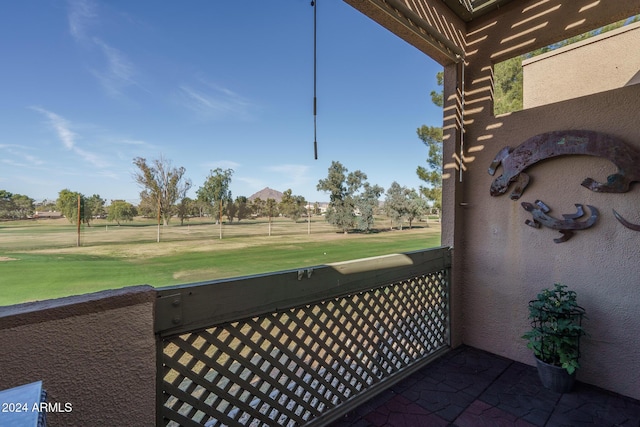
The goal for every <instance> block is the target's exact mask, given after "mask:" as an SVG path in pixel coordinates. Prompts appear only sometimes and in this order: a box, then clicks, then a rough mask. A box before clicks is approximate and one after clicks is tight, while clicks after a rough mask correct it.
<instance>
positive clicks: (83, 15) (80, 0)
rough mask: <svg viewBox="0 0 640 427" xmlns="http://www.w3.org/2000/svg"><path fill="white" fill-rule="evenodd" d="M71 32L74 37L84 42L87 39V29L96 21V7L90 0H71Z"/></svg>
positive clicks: (69, 15) (69, 17)
mask: <svg viewBox="0 0 640 427" xmlns="http://www.w3.org/2000/svg"><path fill="white" fill-rule="evenodd" d="M67 4H68V5H69V14H68V20H69V32H70V33H71V35H72V36H73V38H74V39H76V40H77V41H80V42H84V41H86V39H87V31H88V30H87V29H88V27H90V26H91V25H93V22H94V21H95V19H96V17H97V14H96V7H95V4H94V3H93V2H92V1H90V0H69V1H68V2H67Z"/></svg>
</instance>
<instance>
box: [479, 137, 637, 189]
mask: <svg viewBox="0 0 640 427" xmlns="http://www.w3.org/2000/svg"><path fill="white" fill-rule="evenodd" d="M574 154H578V155H588V156H597V157H603V158H605V159H608V160H610V161H611V162H612V163H614V164H615V165H616V166H617V167H618V172H617V173H615V174H613V175H609V177H607V183H606V184H603V183H599V182H596V181H594V180H593V179H591V178H586V179H585V180H584V181H582V185H583V186H585V187H587V188H588V189H590V190H592V191H597V192H603V193H624V192H626V191H628V190H629V185H630V184H631V183H632V182H635V181H640V150H638V149H636V148H634V147H632V146H631V145H629V144H627V143H626V142H624V141H623V140H621V139H620V138H616V137H614V136H611V135H607V134H604V133H600V132H594V131H587V130H563V131H554V132H547V133H542V134H539V135H536V136H533V137H531V138H529V139H527V140H526V141H524V142H523V143H522V144H520V145H519V146H517V147H516V148H511V147H508V146H507V147H504V148H503V149H502V150H500V152H499V153H498V154H497V155H496V157H495V159H494V160H493V162H491V166H489V174H490V175H494V174H495V172H496V169H497V168H498V166H500V165H502V175H500V176H499V177H497V178H496V179H495V180H494V181H493V183H492V184H491V190H490V193H491V195H492V196H500V195H502V194H504V193H506V192H507V190H508V189H509V186H510V185H511V184H512V183H513V182H515V183H516V186H515V188H514V190H513V192H512V193H511V196H510V197H511V199H513V200H517V199H519V198H520V196H522V193H523V192H524V190H525V188H526V187H527V185H528V184H529V176H528V175H527V174H526V173H524V171H525V170H526V169H527V168H528V167H530V166H532V165H534V164H536V163H538V162H540V161H542V160H546V159H549V158H552V157H558V156H566V155H574Z"/></svg>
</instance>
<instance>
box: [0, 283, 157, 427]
mask: <svg viewBox="0 0 640 427" xmlns="http://www.w3.org/2000/svg"><path fill="white" fill-rule="evenodd" d="M154 301H155V291H154V290H153V288H151V287H149V286H137V287H133V288H125V289H123V290H118V291H104V292H98V293H95V294H88V295H82V296H77V297H69V298H61V299H58V300H50V301H44V302H37V303H30V304H21V305H17V306H11V307H3V308H1V309H0V342H2V351H1V352H0V371H1V373H2V374H1V375H0V389H6V388H11V387H15V386H18V385H22V384H26V383H30V382H34V381H38V380H42V381H43V387H44V389H45V390H46V391H47V393H48V402H50V403H61V404H62V406H63V407H64V405H65V404H66V403H70V404H71V408H72V410H71V412H60V413H48V414H47V421H48V424H49V425H52V426H107V425H109V426H129V425H130V426H133V425H136V426H151V425H154V424H155V370H156V368H155V354H156V353H155V339H154V333H153V307H154Z"/></svg>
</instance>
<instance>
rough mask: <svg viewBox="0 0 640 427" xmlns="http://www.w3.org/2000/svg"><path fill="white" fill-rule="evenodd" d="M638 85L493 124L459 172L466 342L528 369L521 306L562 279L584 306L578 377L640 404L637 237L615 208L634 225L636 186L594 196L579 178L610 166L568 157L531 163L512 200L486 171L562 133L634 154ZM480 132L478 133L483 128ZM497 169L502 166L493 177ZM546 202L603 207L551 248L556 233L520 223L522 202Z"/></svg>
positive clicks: (559, 207)
mask: <svg viewBox="0 0 640 427" xmlns="http://www.w3.org/2000/svg"><path fill="white" fill-rule="evenodd" d="M639 99H640V86H638V85H636V86H632V87H628V88H623V89H619V90H616V91H611V92H606V93H602V94H597V95H592V96H588V97H583V98H579V99H575V100H571V101H565V102H561V103H556V104H552V105H551V106H547V107H540V108H534V109H531V110H525V111H521V112H518V113H515V114H512V115H510V116H507V117H503V118H500V117H497V118H495V119H494V120H492V123H491V125H489V124H487V125H486V126H495V127H494V128H493V129H492V130H490V131H486V130H485V131H483V129H475V130H472V131H470V132H469V137H470V139H471V140H473V141H475V145H482V146H483V149H482V150H481V151H478V152H476V155H475V159H474V161H473V163H472V164H470V165H469V171H468V173H467V176H466V182H467V186H466V188H465V196H466V197H465V201H466V203H467V204H468V205H467V208H466V210H465V220H466V224H467V227H466V228H465V230H464V231H465V246H464V259H465V263H464V267H463V268H464V284H463V287H464V297H463V300H464V303H463V316H464V328H465V330H464V335H463V340H464V342H465V343H467V344H470V345H472V346H475V347H479V348H483V349H486V350H489V351H492V352H494V353H498V354H501V355H504V356H507V357H510V358H513V359H515V360H519V361H522V362H525V363H529V364H532V363H533V358H532V355H531V352H530V351H529V350H527V349H526V348H525V345H524V344H525V342H524V340H522V339H520V336H521V335H522V334H523V332H524V331H526V330H527V328H528V327H529V326H528V321H527V302H528V301H529V300H530V299H533V298H534V297H535V295H536V294H537V293H538V292H539V290H540V289H542V288H546V287H549V286H551V285H552V284H553V283H555V282H562V283H564V284H566V285H568V286H570V287H571V288H572V289H574V290H576V291H577V292H578V301H579V303H580V304H581V305H582V306H583V307H584V308H585V309H586V311H587V314H588V319H587V320H586V321H585V327H586V329H587V331H588V332H589V334H590V336H589V337H586V338H584V339H583V341H582V344H583V345H582V348H581V350H582V359H581V364H582V369H581V370H580V371H579V373H578V379H579V380H582V381H585V382H588V383H591V384H596V385H598V386H600V387H603V388H606V389H609V390H614V391H617V392H619V393H622V394H625V395H628V396H632V397H634V398H640V386H639V384H640V370H639V369H638V367H639V366H640V340H639V339H638V336H637V333H636V331H638V330H640V316H638V315H637V313H638V309H637V307H640V292H638V286H639V285H640V283H639V281H638V277H640V262H638V260H639V257H640V251H639V250H638V245H639V244H640V232H636V231H632V230H629V229H627V228H625V227H623V226H622V225H621V224H620V223H618V221H617V220H616V219H615V218H614V216H613V214H612V211H611V210H612V208H615V209H616V210H617V211H618V212H621V213H622V214H623V215H624V216H626V217H627V219H629V220H631V221H633V222H636V223H638V222H640V204H639V203H638V202H639V201H640V199H639V197H638V186H637V185H636V186H635V188H633V190H632V191H631V192H629V193H623V194H603V193H594V192H592V191H590V190H588V189H586V188H584V187H582V186H581V185H580V183H581V182H582V180H583V179H584V178H586V177H591V178H594V179H596V180H598V181H600V182H606V178H607V176H608V175H609V174H611V173H614V172H615V171H616V168H615V167H614V166H613V164H612V163H610V162H609V161H606V160H603V159H598V158H590V157H586V156H569V157H561V158H556V159H552V160H549V161H547V162H544V163H541V164H538V165H535V166H532V167H531V168H530V169H529V170H528V172H529V175H530V176H531V178H532V182H531V183H530V184H529V186H528V187H527V189H526V190H525V192H524V195H523V196H522V198H521V199H520V200H519V201H512V200H510V199H509V196H508V195H504V196H500V197H491V196H490V195H489V186H490V185H491V182H492V180H493V179H494V177H491V176H490V175H489V174H488V173H487V167H488V165H489V164H490V163H491V161H492V159H493V157H494V156H495V154H496V153H497V152H498V150H499V149H500V148H502V146H504V145H510V146H517V145H518V144H520V143H521V142H522V141H524V140H525V139H526V138H528V137H530V136H533V135H536V134H539V133H542V132H546V131H550V130H562V129H588V130H594V131H600V132H607V133H611V134H613V135H615V136H617V137H620V138H622V139H624V140H625V141H627V142H628V143H629V144H632V145H635V146H636V147H637V148H638V149H640V129H639V128H638V126H637V120H638V116H637V109H636V108H631V109H629V108H627V107H626V106H629V105H635V106H638V100H639ZM486 126H485V127H486ZM501 173H502V170H501V169H499V170H498V172H497V173H496V176H498V175H499V174H501ZM537 199H540V200H543V201H544V202H545V203H546V204H547V205H548V206H550V207H551V209H552V211H551V212H550V214H551V215H553V216H555V217H557V218H562V214H570V213H574V212H575V211H576V209H575V207H574V204H575V203H581V204H584V205H593V206H595V207H597V208H598V209H599V211H600V214H601V216H600V219H599V221H598V222H597V224H596V225H595V226H594V227H593V228H590V229H588V230H583V231H578V232H576V234H575V236H574V237H573V238H572V239H571V240H569V241H567V242H564V243H559V244H556V243H554V242H553V238H556V237H560V234H559V233H558V232H557V231H554V230H551V229H548V228H541V229H535V228H532V227H529V226H527V225H525V223H524V222H525V220H526V219H528V218H530V214H529V213H528V212H526V211H525V210H524V209H523V208H522V207H521V204H520V202H522V201H527V202H534V201H535V200H537Z"/></svg>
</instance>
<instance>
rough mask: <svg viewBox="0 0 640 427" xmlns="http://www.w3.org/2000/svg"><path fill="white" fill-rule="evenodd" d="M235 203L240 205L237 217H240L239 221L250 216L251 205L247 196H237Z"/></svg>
mask: <svg viewBox="0 0 640 427" xmlns="http://www.w3.org/2000/svg"><path fill="white" fill-rule="evenodd" d="M235 204H236V205H237V207H238V210H237V211H236V218H238V222H240V221H242V220H243V219H246V218H249V216H250V215H251V206H250V205H249V200H248V199H247V198H246V197H245V196H238V197H236V201H235Z"/></svg>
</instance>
